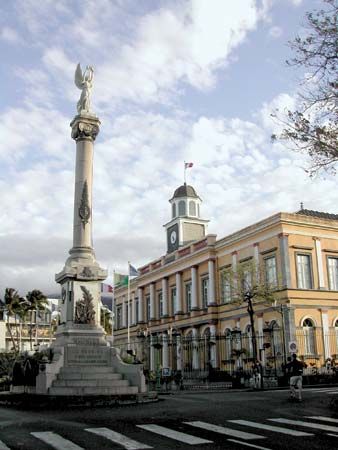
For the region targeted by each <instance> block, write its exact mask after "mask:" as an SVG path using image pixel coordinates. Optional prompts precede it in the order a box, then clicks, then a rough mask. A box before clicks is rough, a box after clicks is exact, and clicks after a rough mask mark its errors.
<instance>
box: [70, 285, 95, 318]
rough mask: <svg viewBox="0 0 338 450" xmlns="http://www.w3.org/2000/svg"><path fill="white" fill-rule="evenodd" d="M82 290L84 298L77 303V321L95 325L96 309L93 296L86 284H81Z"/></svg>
mask: <svg viewBox="0 0 338 450" xmlns="http://www.w3.org/2000/svg"><path fill="white" fill-rule="evenodd" d="M80 288H81V290H82V293H83V294H82V299H81V300H78V301H77V302H76V305H75V320H74V322H75V323H81V324H88V325H95V311H94V305H93V296H92V294H91V293H90V292H89V290H88V289H87V288H86V287H85V286H80Z"/></svg>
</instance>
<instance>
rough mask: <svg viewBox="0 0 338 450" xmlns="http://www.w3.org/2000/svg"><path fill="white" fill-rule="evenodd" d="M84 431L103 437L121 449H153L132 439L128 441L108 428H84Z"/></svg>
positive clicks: (125, 437)
mask: <svg viewBox="0 0 338 450" xmlns="http://www.w3.org/2000/svg"><path fill="white" fill-rule="evenodd" d="M85 431H89V432H90V433H94V434H97V435H98V436H103V437H105V438H106V439H109V440H110V441H112V442H115V443H116V444H120V445H122V447H124V448H126V449H127V450H139V449H141V448H153V447H150V446H149V445H146V444H142V442H137V441H134V440H133V439H129V438H128V437H127V436H124V435H123V434H120V433H117V432H116V431H113V430H110V429H109V428H104V427H102V428H86V429H85Z"/></svg>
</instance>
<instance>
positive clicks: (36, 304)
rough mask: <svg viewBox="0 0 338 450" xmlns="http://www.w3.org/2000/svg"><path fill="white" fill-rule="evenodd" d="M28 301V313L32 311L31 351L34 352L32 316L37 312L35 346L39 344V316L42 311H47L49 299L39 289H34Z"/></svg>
mask: <svg viewBox="0 0 338 450" xmlns="http://www.w3.org/2000/svg"><path fill="white" fill-rule="evenodd" d="M26 300H27V302H28V305H27V311H30V321H31V323H30V328H31V331H30V349H31V350H32V315H33V311H35V313H36V316H35V344H37V343H38V320H37V319H38V315H39V312H40V311H45V309H46V306H47V305H48V301H47V297H46V296H45V295H44V294H43V293H42V292H41V291H39V290H38V289H33V291H30V292H28V293H27V295H26Z"/></svg>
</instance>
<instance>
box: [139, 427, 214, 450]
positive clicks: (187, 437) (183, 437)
mask: <svg viewBox="0 0 338 450" xmlns="http://www.w3.org/2000/svg"><path fill="white" fill-rule="evenodd" d="M137 427H139V428H142V429H143V430H147V431H151V432H152V433H156V434H160V435H161V436H166V437H168V438H171V439H175V440H176V441H180V442H184V443H185V444H190V445H198V444H211V443H212V442H213V441H208V440H206V439H201V438H197V437H195V436H192V435H191V434H186V433H182V432H180V431H176V430H171V429H170V428H165V427H161V426H159V425H153V424H151V425H137Z"/></svg>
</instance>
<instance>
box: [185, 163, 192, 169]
mask: <svg viewBox="0 0 338 450" xmlns="http://www.w3.org/2000/svg"><path fill="white" fill-rule="evenodd" d="M193 165H194V163H192V162H185V163H184V168H185V169H190V168H191V167H193Z"/></svg>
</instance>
